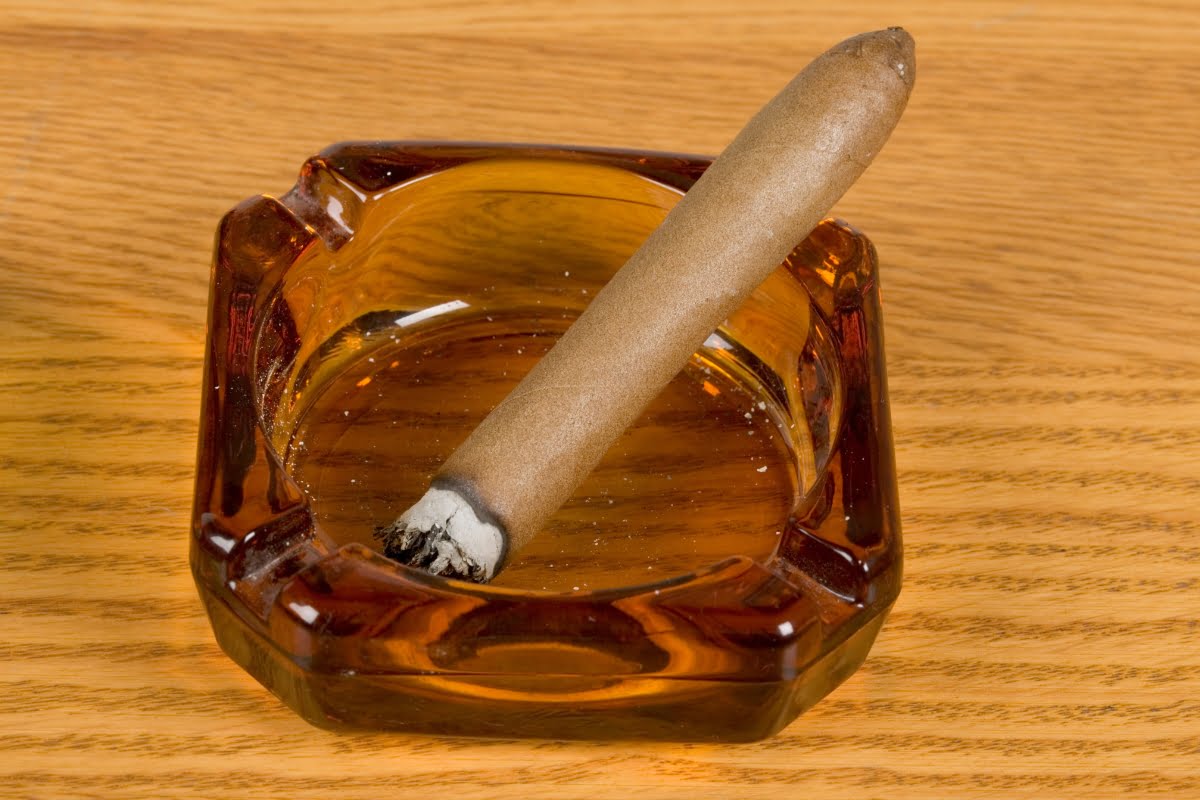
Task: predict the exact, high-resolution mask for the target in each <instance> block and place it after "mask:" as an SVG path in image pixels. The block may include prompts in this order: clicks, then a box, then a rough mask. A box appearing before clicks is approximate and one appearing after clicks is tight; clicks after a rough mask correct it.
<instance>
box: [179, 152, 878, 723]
mask: <svg viewBox="0 0 1200 800" xmlns="http://www.w3.org/2000/svg"><path fill="white" fill-rule="evenodd" d="M708 164H709V160H708V159H704V158H698V157H690V156H675V155H667V154H661V153H645V152H634V151H623V150H602V149H589V148H560V147H536V146H521V145H492V144H446V143H352V144H343V145H338V146H334V147H332V148H330V149H328V150H326V151H324V152H323V153H321V154H319V155H317V156H315V157H313V158H312V159H310V160H309V161H308V162H307V163H306V164H305V165H304V167H303V169H302V171H301V174H300V177H299V181H298V182H297V184H296V186H295V187H294V188H293V189H292V190H291V191H290V192H288V193H287V194H286V195H284V196H282V197H279V198H275V197H269V196H259V197H255V198H252V199H250V200H247V201H246V202H244V203H242V204H240V205H239V206H237V207H236V208H234V209H233V210H232V211H230V212H229V213H228V214H227V215H226V216H225V217H224V219H223V220H222V222H221V224H220V228H219V231H218V235H217V243H216V253H215V257H214V264H213V271H212V285H211V296H210V306H209V317H208V342H207V352H206V362H205V368H204V376H205V377H204V384H203V396H202V412H201V421H200V437H199V448H198V466H197V472H196V487H195V506H194V513H193V521H192V539H191V556H190V557H191V566H192V570H193V573H194V576H195V579H196V584H197V587H198V589H199V592H200V596H201V598H202V599H203V602H204V605H205V608H206V610H207V612H208V615H209V618H210V620H211V623H212V627H213V631H214V633H215V635H216V638H217V641H218V642H219V643H220V645H221V647H222V648H223V649H224V650H225V652H226V653H228V654H229V656H230V657H231V658H232V659H233V660H234V661H235V662H236V663H238V664H239V665H241V666H242V667H243V668H244V669H245V670H246V671H247V672H249V673H250V674H251V675H253V676H254V677H255V678H256V679H258V680H259V681H260V682H261V683H262V684H263V685H264V686H266V687H267V688H268V689H269V690H271V691H272V692H273V693H274V694H276V695H277V696H278V697H279V698H280V699H281V700H283V702H285V703H286V704H287V705H288V706H290V707H291V708H292V709H294V710H295V711H296V712H297V713H298V714H299V715H300V716H302V717H303V718H304V719H306V720H308V721H309V722H311V723H313V724H315V725H318V726H321V727H333V728H366V729H395V730H408V731H414V732H423V733H433V734H447V735H468V736H490V737H515V736H532V737H545V738H586V739H629V738H643V739H666V740H691V741H748V740H755V739H760V738H763V737H765V736H768V735H770V734H772V733H774V732H776V731H778V730H779V729H780V728H782V727H783V726H784V725H786V724H788V723H789V722H790V721H791V720H793V719H794V718H795V717H796V716H797V715H798V714H800V713H801V712H802V711H804V710H805V709H807V708H809V707H810V706H812V705H813V704H814V703H816V702H817V701H818V700H819V699H820V698H822V697H823V696H825V695H826V694H828V693H829V692H830V691H831V690H833V689H834V688H835V687H836V686H837V685H838V684H840V683H841V682H842V681H844V680H845V679H846V678H847V677H848V676H849V675H850V674H851V673H853V672H854V670H855V669H856V668H857V667H858V666H859V665H860V664H861V663H862V661H863V659H864V658H865V657H866V655H867V651H868V650H869V648H870V647H871V644H872V643H873V641H874V639H875V636H876V634H877V633H878V631H879V628H880V626H881V625H882V623H883V621H884V618H885V616H886V614H887V612H888V610H889V608H890V607H891V605H892V603H893V602H894V601H895V599H896V597H897V595H898V593H899V590H900V575H901V550H900V532H899V521H898V512H897V503H896V476H895V467H894V462H893V454H892V441H891V431H890V423H889V417H888V406H887V388H886V381H885V376H884V358H883V349H882V329H881V319H880V307H879V294H878V284H877V278H876V257H875V253H874V249H873V248H872V246H871V244H870V242H868V241H867V239H866V238H865V237H864V236H863V235H862V234H860V233H858V232H857V231H855V230H854V229H853V228H851V227H850V226H848V225H846V224H844V223H842V222H839V221H835V220H826V221H825V222H823V223H821V225H819V226H818V227H817V229H816V230H815V231H813V233H812V234H811V235H810V236H809V237H808V238H807V239H805V240H804V241H802V242H798V243H797V245H796V247H795V249H794V250H793V251H792V253H791V255H790V256H789V257H788V259H787V260H786V261H785V262H784V263H783V264H782V265H781V266H780V267H779V268H778V269H777V270H776V272H775V273H774V274H773V275H772V276H771V277H770V278H769V279H768V280H767V281H766V282H765V283H763V285H762V286H761V287H759V289H758V290H757V291H756V292H755V293H754V295H753V296H752V297H751V298H750V300H749V301H747V302H746V303H745V304H744V305H743V306H742V307H741V308H740V309H739V310H738V312H737V313H735V314H734V315H733V316H731V317H730V318H729V319H728V320H727V321H726V322H725V323H724V324H723V325H721V326H720V327H719V328H718V329H717V330H715V331H714V332H713V333H712V335H711V336H710V337H709V338H708V340H707V341H706V342H704V344H703V346H702V347H700V348H699V349H698V350H697V351H696V352H695V354H694V356H693V357H692V359H691V361H690V362H689V363H688V365H687V366H686V368H685V369H683V370H682V371H681V372H680V374H679V375H678V376H677V377H676V378H675V380H674V381H673V382H672V383H671V384H670V385H669V386H668V387H667V389H666V390H665V391H664V392H663V393H662V394H661V395H660V396H659V397H658V399H656V400H655V401H654V402H653V403H652V404H651V406H650V407H649V408H647V409H646V411H645V412H644V413H643V414H642V416H641V417H640V419H639V420H638V422H637V423H635V424H634V425H633V426H632V427H631V428H630V429H629V430H628V431H627V432H626V433H625V435H624V436H623V437H622V438H621V439H620V440H619V441H618V442H617V444H616V445H614V446H613V447H612V449H611V450H610V451H609V452H608V454H607V455H606V456H605V458H604V460H603V462H602V463H601V464H600V466H599V468H598V469H597V470H596V471H595V472H594V473H593V474H592V476H591V477H590V478H589V479H588V480H587V481H586V482H585V483H584V484H583V485H582V486H581V487H580V488H579V490H578V491H577V492H576V495H575V496H574V498H573V499H572V500H571V501H570V502H569V503H568V504H567V505H566V506H565V507H564V508H563V509H562V510H560V511H559V513H558V514H557V515H556V516H555V517H554V518H553V519H552V520H551V521H550V523H549V525H548V526H547V528H546V530H545V531H544V532H543V533H542V534H541V535H540V536H539V537H537V538H536V539H535V541H534V543H533V544H531V545H530V546H528V547H527V548H526V549H524V550H522V551H521V552H520V553H518V554H517V555H516V556H515V557H514V559H513V561H512V563H511V564H509V566H508V567H507V568H506V569H505V570H504V572H502V573H501V574H500V575H499V576H498V577H497V579H496V580H495V581H494V582H493V583H491V584H488V585H484V586H480V585H475V584H470V583H464V582H458V581H454V580H448V579H443V578H438V577H434V576H431V575H428V574H425V573H423V572H421V571H418V570H414V569H411V568H409V567H406V566H402V565H400V564H398V563H396V562H394V561H391V560H389V559H387V558H385V557H383V556H382V555H381V554H380V552H379V547H378V543H377V542H376V541H375V540H374V537H373V531H374V529H375V528H376V526H378V525H382V524H386V523H387V522H389V521H391V520H392V519H394V518H395V516H396V515H397V514H398V513H399V512H401V511H403V510H404V509H405V508H406V507H407V506H408V505H410V504H411V503H412V502H413V501H415V500H416V499H417V498H418V497H419V496H420V495H421V494H422V493H423V492H424V490H425V488H426V487H427V484H428V480H429V477H430V476H431V475H432V474H433V472H434V471H435V470H436V469H437V467H438V465H439V464H441V462H442V461H443V460H444V459H445V458H446V457H447V456H448V455H449V454H450V453H451V452H452V451H453V449H454V448H455V446H456V445H457V444H458V443H459V442H461V441H462V440H463V439H464V438H465V437H466V435H467V434H468V433H469V432H470V431H471V429H472V428H473V427H474V426H475V425H476V424H478V422H479V421H480V420H481V419H482V418H483V417H484V416H485V415H486V414H487V412H488V411H489V410H490V408H491V407H493V406H494V405H495V404H496V403H498V402H499V401H500V400H501V399H502V398H503V397H504V396H505V394H506V393H507V392H508V390H509V389H511V388H512V387H513V386H514V385H515V384H516V383H517V382H518V381H519V380H520V378H521V377H522V376H523V375H524V374H525V372H526V371H527V370H528V369H529V368H530V367H531V366H532V365H533V364H534V363H535V362H536V360H537V359H538V358H539V357H540V356H541V355H543V354H544V353H545V352H546V351H547V350H548V349H549V347H550V346H552V344H553V342H554V341H555V339H556V338H557V337H558V336H559V335H561V334H562V332H563V331H564V330H565V329H566V328H567V326H569V325H570V323H571V321H572V320H573V319H574V318H575V317H576V316H578V315H579V313H580V312H581V311H582V310H583V309H584V308H585V307H586V306H587V303H588V302H589V298H590V297H592V296H594V294H595V292H596V291H598V290H599V289H600V287H602V286H603V285H604V283H605V282H606V281H607V280H608V278H609V277H610V276H611V275H612V274H613V273H614V272H615V271H616V270H617V269H618V268H619V267H620V266H621V265H622V264H623V263H624V261H625V260H626V259H627V258H628V256H629V255H631V254H632V253H633V251H634V250H635V249H636V248H637V247H638V245H639V244H640V243H641V241H642V240H644V238H645V237H646V236H647V235H648V234H649V233H650V231H652V230H653V229H654V228H655V227H656V226H657V225H658V224H659V222H661V220H662V218H663V217H664V216H665V215H666V213H667V212H668V211H669V210H670V208H671V207H672V205H673V204H674V203H675V202H676V201H677V200H678V199H679V198H680V197H681V196H682V194H683V193H684V192H685V191H687V189H688V187H689V186H690V185H691V184H692V183H693V182H694V181H695V180H696V178H697V177H699V175H700V174H702V172H703V171H704V169H705V168H706V167H707V165H708ZM798 321H799V322H798ZM621 379H622V376H621V375H613V376H612V380H613V381H620V380H621Z"/></svg>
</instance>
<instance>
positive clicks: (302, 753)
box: [0, 0, 1200, 800]
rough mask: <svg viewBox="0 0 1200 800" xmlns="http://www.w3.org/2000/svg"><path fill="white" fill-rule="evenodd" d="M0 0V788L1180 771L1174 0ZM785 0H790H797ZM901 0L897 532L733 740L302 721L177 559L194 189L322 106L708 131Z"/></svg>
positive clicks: (410, 117)
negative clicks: (807, 698)
mask: <svg viewBox="0 0 1200 800" xmlns="http://www.w3.org/2000/svg"><path fill="white" fill-rule="evenodd" d="M686 5H687V6H688V7H689V10H688V12H687V14H686V16H683V15H682V14H683V12H682V11H680V9H681V8H682V7H683V6H684V4H674V3H668V2H665V0H636V2H634V1H633V0H619V2H603V3H601V2H586V3H585V2H579V3H563V2H560V1H559V0H534V1H533V2H515V3H506V2H494V3H461V2H448V0H447V1H446V2H442V1H441V0H433V2H420V3H417V2H386V3H385V2H382V0H362V1H361V2H358V3H355V4H352V5H351V6H350V8H351V10H350V11H341V10H338V9H339V8H340V6H339V4H336V3H328V2H321V3H318V2H315V0H300V1H299V2H296V1H295V0H293V2H287V3H283V2H278V3H272V2H267V0H241V2H234V1H233V0H207V2H198V3H190V4H187V5H186V7H181V6H177V4H173V3H154V2H149V0H123V1H118V0H89V2H82V1H80V2H66V0H3V2H0V52H2V53H3V54H4V55H3V57H2V58H0V90H2V91H3V101H4V102H3V105H2V106H0V537H2V540H0V544H2V547H3V555H0V687H2V689H3V691H2V693H0V796H3V797H97V798H99V797H104V798H110V797H144V798H160V797H187V798H211V797H245V796H254V797H281V798H282V797H286V798H319V797H320V798H323V797H334V796H336V797H341V798H367V797H380V796H388V795H402V794H406V795H409V796H421V797H452V798H459V799H460V800H468V799H469V798H492V797H499V798H508V797H519V798H523V800H533V799H534V798H555V799H556V800H557V799H559V798H591V797H628V796H637V797H639V798H645V800H651V798H674V797H728V798H741V797H746V798H760V797H761V798H767V797H771V798H774V797H783V796H793V795H794V796H797V797H825V798H852V797H853V798H862V797H887V798H913V797H961V798H1009V797H1014V796H1029V797H1066V796H1069V797H1087V798H1100V797H1113V798H1118V797H1119V798H1131V797H1142V796H1152V795H1161V796H1166V797H1174V798H1185V797H1200V511H1197V499H1198V498H1200V291H1198V290H1197V280H1200V253H1198V239H1197V231H1198V224H1200V213H1198V210H1200V208H1198V199H1197V198H1198V195H1200V146H1198V139H1197V129H1198V128H1200V89H1198V87H1200V34H1198V33H1197V31H1198V30H1200V25H1198V24H1197V23H1198V22H1200V12H1197V10H1196V7H1195V5H1194V3H1192V2H1189V1H1188V0H1179V1H1178V2H1166V1H1165V0H1164V1H1163V2H1153V3H1145V2H1142V3H1133V2H1106V3H1096V2H1093V1H1092V0H1088V1H1087V2H1070V3H1068V2H1059V3H1025V2H978V3H959V4H948V3H935V2H911V3H904V4H901V3H892V2H884V1H883V0H879V1H878V2H873V3H861V4H855V7H854V8H843V7H841V6H838V7H837V8H836V9H833V8H832V7H831V6H830V5H829V4H823V5H817V4H811V5H810V4H796V3H793V2H784V1H783V0H779V1H778V2H768V0H741V2H737V3H732V2H730V3H718V2H713V1H712V0H701V2H695V3H690V4H686ZM802 5H803V6H804V7H801V6H802ZM890 24H903V25H905V26H906V27H908V28H909V29H910V30H911V31H912V32H913V33H914V35H915V36H916V38H917V40H918V44H919V53H918V59H919V62H920V66H919V75H920V77H919V79H918V82H917V89H916V93H915V95H914V100H913V102H912V105H911V106H910V109H909V112H908V115H907V117H906V119H905V121H904V122H903V123H902V124H901V127H900V130H899V131H898V133H897V135H896V136H895V137H894V139H893V140H892V142H891V144H890V145H889V146H888V148H887V149H886V150H885V152H884V154H883V156H882V157H881V159H880V160H879V161H878V162H877V163H876V165H875V166H874V167H872V169H871V170H870V171H869V172H868V173H867V175H866V177H865V178H864V180H863V181H862V182H861V183H860V184H859V186H858V187H857V188H856V189H855V190H853V191H852V192H851V193H850V194H849V195H848V196H847V197H846V198H845V199H844V200H843V202H842V203H841V204H840V205H839V207H838V209H837V212H838V213H839V214H840V215H841V216H844V217H846V218H848V219H850V220H852V221H853V222H854V223H856V224H857V225H858V226H860V227H861V228H863V229H864V230H865V231H867V232H868V234H869V235H870V236H871V237H872V238H873V239H874V240H875V242H876V243H877V245H878V247H879V250H880V252H881V255H882V260H883V270H884V271H883V279H884V282H885V286H886V302H887V308H886V311H887V335H888V346H889V352H888V355H889V364H890V376H891V385H892V395H891V396H892V411H893V417H894V421H895V428H896V434H897V439H896V448H897V457H898V461H899V465H900V480H901V496H902V501H903V518H904V525H905V537H906V546H907V578H906V584H905V589H904V593H903V595H902V597H901V599H900V601H899V603H898V605H897V608H896V610H895V613H894V615H893V617H892V618H891V620H890V621H889V622H888V624H887V625H886V627H885V628H884V631H883V633H882V635H881V637H880V639H879V642H878V644H877V646H876V648H875V650H874V651H873V653H872V656H871V657H870V659H869V660H868V663H867V664H866V665H865V666H864V668H863V669H862V670H861V671H860V672H859V673H858V674H857V675H856V676H854V677H853V678H852V679H851V680H850V681H849V682H848V683H847V684H845V685H844V686H843V687H842V688H841V689H839V690H838V691H837V692H836V693H835V694H834V695H832V696H831V697H829V698H828V699H827V700H826V701H825V702H823V703H822V704H821V705H820V706H818V707H817V708H816V709H814V710H813V711H811V712H810V713H808V714H807V715H806V716H804V717H802V718H801V719H800V720H798V721H797V722H796V723H795V724H793V725H792V726H791V727H789V728H788V729H787V730H786V731H784V733H783V734H782V735H780V736H778V737H777V738H774V739H772V740H770V741H766V742H763V743H760V744H755V745H746V746H713V745H664V744H654V745H635V744H620V743H593V744H561V743H553V742H519V741H504V742H475V741H467V740H453V741H448V740H438V739H431V738H420V737H412V736H399V735H372V734H361V735H335V734H330V733H325V732H321V731H318V730H315V729H313V728H310V727H309V726H308V725H306V724H305V723H303V722H301V721H300V720H299V719H298V718H296V717H295V716H294V715H293V714H292V713H291V712H290V711H287V710H286V709H285V708H283V707H282V705H281V704H280V703H278V702H277V701H276V700H274V699H273V698H272V697H271V696H270V695H269V694H267V692H266V691H265V690H263V689H262V688H261V687H259V686H258V685H257V684H256V683H254V682H253V681H252V680H251V679H250V678H249V677H248V676H247V675H245V674H244V673H242V672H241V670H239V669H238V668H236V667H235V666H234V665H233V664H232V663H231V662H230V661H228V660H227V659H226V658H225V657H224V656H223V655H222V654H221V652H220V651H219V650H218V649H217V647H216V645H215V644H214V643H213V639H212V636H211V633H210V631H209V628H208V624H207V622H206V621H205V619H204V617H203V615H202V612H201V608H200V604H199V602H198V600H197V597H196V593H195V590H194V588H193V586H192V582H191V578H190V576H189V573H188V569H187V564H186V541H187V530H188V513H189V500H190V494H191V476H192V468H193V460H194V447H195V431H196V419H197V404H198V398H199V371H200V366H201V349H202V340H203V336H204V324H203V316H204V304H205V298H206V292H207V281H208V260H209V253H210V246H211V237H212V233H213V230H214V227H215V224H216V221H217V219H218V217H219V215H220V214H221V213H222V212H223V211H225V210H226V209H227V208H229V207H230V206H232V205H233V204H234V203H235V202H237V201H238V200H240V199H241V198H243V197H245V196H247V195H250V194H253V193H256V192H264V191H265V192H276V193H278V192H282V191H284V190H285V189H286V188H287V187H288V186H290V184H291V182H292V181H293V179H294V177H295V171H296V168H297V166H298V164H299V163H300V161H301V160H302V159H303V158H304V157H305V156H307V155H308V154H310V153H312V152H314V151H316V150H318V149H319V148H321V147H323V146H324V145H326V144H328V143H330V142H333V141H337V140H342V139H353V138H446V139H491V140H525V141H530V140H532V141H549V142H566V143H587V144H601V145H629V146H640V147H650V148H658V149H665V150H682V151H693V152H715V151H718V150H719V149H720V148H721V147H722V146H723V145H724V144H725V142H726V141H727V140H728V139H730V138H731V137H732V135H733V134H734V133H735V132H736V131H737V130H738V128H739V127H740V126H741V124H742V123H743V121H744V120H745V119H746V118H747V117H748V115H749V114H750V113H751V112H752V111H753V110H754V109H755V108H757V106H758V105H759V104H760V103H761V102H763V101H764V100H766V99H767V98H768V97H769V96H770V95H771V94H773V93H774V92H775V91H776V90H777V89H778V88H779V87H780V86H781V85H782V84H783V83H784V82H786V80H787V79H788V78H789V77H790V76H791V74H792V73H793V72H794V71H795V70H796V69H797V68H799V66H801V65H802V64H803V63H804V62H805V61H807V60H808V58H809V57H810V56H812V55H814V54H815V53H817V52H818V51H820V50H822V49H824V48H825V47H826V46H827V45H829V44H831V43H833V42H835V41H837V40H839V39H841V38H843V37H844V36H846V35H849V34H851V33H854V32H857V31H859V30H865V29H870V28H876V27H882V26H884V25H890Z"/></svg>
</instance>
